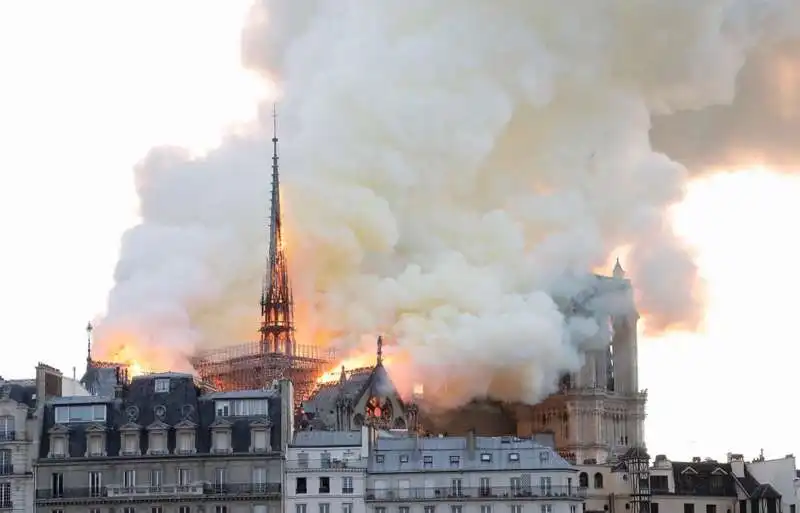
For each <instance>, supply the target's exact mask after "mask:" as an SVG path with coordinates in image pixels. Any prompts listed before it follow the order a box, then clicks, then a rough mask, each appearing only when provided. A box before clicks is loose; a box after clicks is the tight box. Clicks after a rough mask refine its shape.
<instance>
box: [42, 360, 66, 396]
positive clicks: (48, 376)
mask: <svg viewBox="0 0 800 513" xmlns="http://www.w3.org/2000/svg"><path fill="white" fill-rule="evenodd" d="M62 378H63V375H62V374H61V371H60V370H58V369H56V368H55V367H51V366H49V365H47V364H44V363H41V362H39V364H38V365H37V366H36V400H37V401H41V403H40V404H44V401H46V400H47V399H49V398H50V397H61V395H62V393H63V392H62V390H63V388H62V387H63V383H62Z"/></svg>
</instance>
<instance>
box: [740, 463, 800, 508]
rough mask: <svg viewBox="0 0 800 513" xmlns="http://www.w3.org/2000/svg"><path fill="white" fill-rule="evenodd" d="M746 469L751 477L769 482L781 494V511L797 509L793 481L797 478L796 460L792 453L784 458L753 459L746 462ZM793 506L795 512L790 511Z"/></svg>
mask: <svg viewBox="0 0 800 513" xmlns="http://www.w3.org/2000/svg"><path fill="white" fill-rule="evenodd" d="M746 465H747V470H749V471H750V473H751V474H753V477H755V478H756V479H758V480H759V481H760V482H762V483H769V484H771V485H772V487H773V488H775V490H777V491H778V492H779V493H780V494H781V495H782V500H781V503H782V506H783V507H782V509H783V513H795V512H796V511H797V509H798V508H797V504H798V502H797V494H796V491H795V490H796V488H795V481H796V479H797V470H796V465H797V462H796V460H795V457H794V456H793V455H791V454H790V455H787V456H786V457H785V458H780V459H774V460H764V461H753V462H751V463H747V464H746ZM792 506H794V510H795V512H793V511H792Z"/></svg>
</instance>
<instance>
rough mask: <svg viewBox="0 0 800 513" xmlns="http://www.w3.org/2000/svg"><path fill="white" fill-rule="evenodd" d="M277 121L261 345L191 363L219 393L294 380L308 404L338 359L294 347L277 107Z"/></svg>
mask: <svg viewBox="0 0 800 513" xmlns="http://www.w3.org/2000/svg"><path fill="white" fill-rule="evenodd" d="M272 117H273V124H272V128H273V133H272V191H271V194H270V211H269V251H268V253H267V258H266V269H265V273H264V279H263V282H262V288H261V326H260V328H259V330H258V331H259V332H260V334H261V336H260V339H259V341H258V342H250V343H245V344H242V345H239V346H234V347H225V348H222V349H217V350H210V351H206V352H203V353H200V354H197V355H195V356H194V357H193V358H192V359H191V360H192V365H193V366H194V367H195V369H197V372H198V374H199V375H200V377H201V379H202V380H203V381H206V382H208V383H210V384H212V385H213V386H214V387H215V388H216V389H218V390H220V391H232V390H248V389H257V388H263V387H267V386H270V384H271V383H272V382H273V381H275V380H277V379H282V378H289V379H290V380H291V381H292V383H293V384H294V389H295V396H296V399H298V400H303V399H305V398H307V397H308V396H309V395H310V394H311V392H312V391H313V389H314V388H315V387H316V385H317V379H318V378H319V377H320V376H322V374H323V373H324V372H326V371H328V370H330V366H331V365H332V362H333V360H334V358H335V357H336V355H335V353H334V352H333V351H328V352H324V351H320V350H319V349H318V348H316V347H313V346H311V347H309V346H298V345H297V344H295V326H294V303H293V298H292V289H291V286H290V284H289V270H288V265H287V258H286V250H285V247H284V242H283V231H282V216H281V197H280V176H279V169H278V120H277V114H276V109H275V107H273V110H272Z"/></svg>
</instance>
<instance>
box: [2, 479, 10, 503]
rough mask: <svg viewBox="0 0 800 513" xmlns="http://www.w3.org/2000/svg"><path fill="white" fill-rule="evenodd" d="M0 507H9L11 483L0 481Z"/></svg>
mask: <svg viewBox="0 0 800 513" xmlns="http://www.w3.org/2000/svg"><path fill="white" fill-rule="evenodd" d="M0 508H11V483H0Z"/></svg>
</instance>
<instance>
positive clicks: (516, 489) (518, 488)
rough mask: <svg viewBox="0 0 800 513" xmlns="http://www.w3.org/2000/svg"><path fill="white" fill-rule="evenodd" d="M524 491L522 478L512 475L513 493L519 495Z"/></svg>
mask: <svg viewBox="0 0 800 513" xmlns="http://www.w3.org/2000/svg"><path fill="white" fill-rule="evenodd" d="M521 492H522V478H520V477H512V478H511V493H513V494H514V495H519V494H520V493H521Z"/></svg>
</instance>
